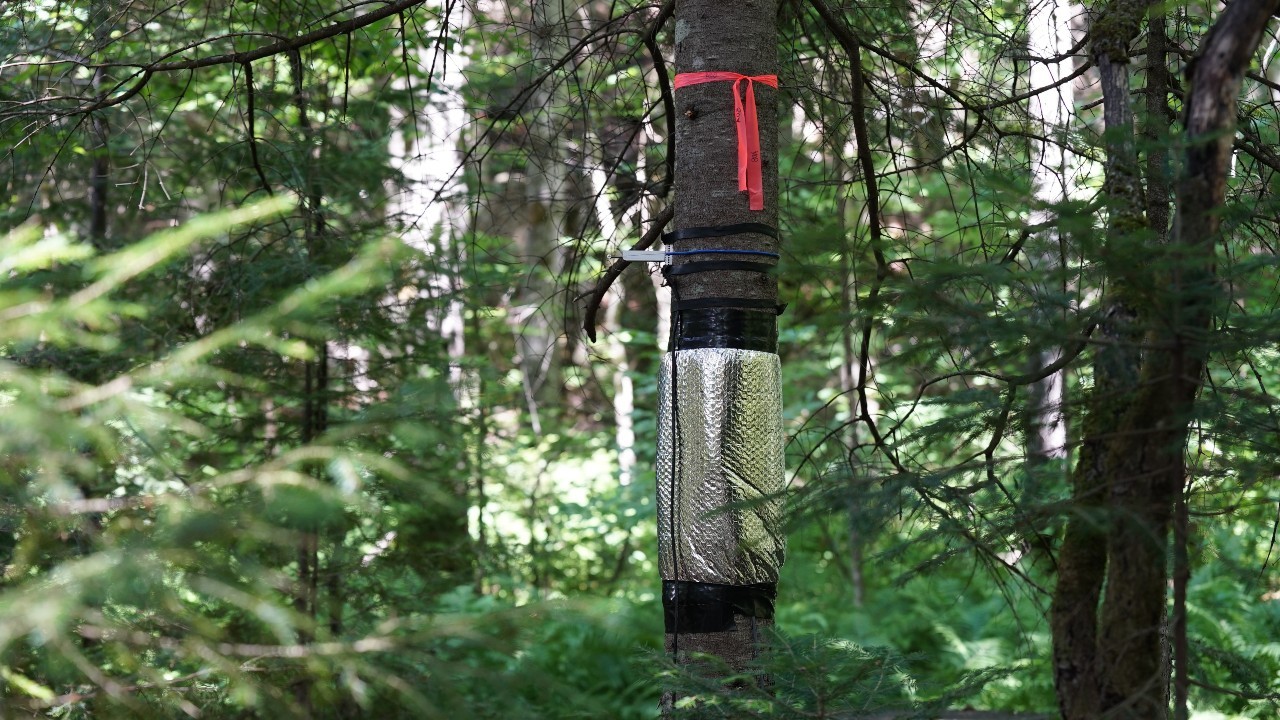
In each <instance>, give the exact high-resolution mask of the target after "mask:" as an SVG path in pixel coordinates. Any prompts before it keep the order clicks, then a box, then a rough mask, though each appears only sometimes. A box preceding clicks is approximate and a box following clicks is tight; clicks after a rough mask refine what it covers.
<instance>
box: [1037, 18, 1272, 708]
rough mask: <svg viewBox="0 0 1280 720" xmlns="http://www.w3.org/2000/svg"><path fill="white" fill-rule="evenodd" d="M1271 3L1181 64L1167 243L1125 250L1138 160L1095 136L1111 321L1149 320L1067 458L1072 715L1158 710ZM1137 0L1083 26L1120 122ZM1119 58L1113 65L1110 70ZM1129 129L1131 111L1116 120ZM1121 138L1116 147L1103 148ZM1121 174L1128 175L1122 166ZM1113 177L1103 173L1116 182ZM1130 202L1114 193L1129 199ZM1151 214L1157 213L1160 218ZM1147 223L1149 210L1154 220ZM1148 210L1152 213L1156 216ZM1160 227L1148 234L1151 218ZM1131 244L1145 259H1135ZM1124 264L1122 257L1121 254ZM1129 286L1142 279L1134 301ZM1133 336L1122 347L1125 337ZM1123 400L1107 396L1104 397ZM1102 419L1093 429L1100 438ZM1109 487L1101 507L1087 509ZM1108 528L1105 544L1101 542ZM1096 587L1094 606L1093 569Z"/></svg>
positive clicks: (1059, 651)
mask: <svg viewBox="0 0 1280 720" xmlns="http://www.w3.org/2000/svg"><path fill="white" fill-rule="evenodd" d="M1278 8H1280V0H1237V2H1233V3H1231V4H1230V5H1229V6H1228V7H1227V8H1226V9H1225V10H1224V11H1223V13H1222V16H1221V17H1220V18H1219V19H1218V21H1217V22H1216V23H1215V25H1214V27H1213V29H1212V30H1211V31H1210V32H1209V34H1208V35H1206V36H1205V39H1204V41H1203V43H1202V46H1201V49H1200V52H1199V53H1198V55H1197V59H1196V61H1195V62H1194V63H1193V64H1192V65H1191V69H1190V72H1189V75H1190V76H1191V84H1190V88H1189V90H1188V92H1187V101H1186V106H1185V107H1186V110H1185V116H1184V122H1183V125H1184V127H1185V128H1186V129H1185V132H1186V142H1185V143H1184V145H1185V146H1186V148H1187V150H1186V158H1185V160H1184V162H1183V168H1184V169H1183V176H1182V179H1181V181H1180V182H1179V184H1178V191H1177V204H1176V208H1175V216H1174V223H1173V229H1172V233H1171V236H1170V237H1171V241H1170V243H1169V244H1168V245H1166V246H1160V245H1155V246H1154V247H1153V246H1152V245H1150V244H1147V245H1143V246H1137V245H1135V244H1134V243H1135V240H1134V238H1135V234H1134V232H1133V231H1134V230H1136V229H1141V228H1140V224H1139V223H1137V222H1135V220H1136V217H1137V216H1138V215H1139V214H1140V210H1139V208H1141V207H1142V205H1141V204H1139V203H1140V202H1141V197H1140V196H1137V197H1135V193H1136V192H1140V185H1139V184H1138V181H1137V173H1136V158H1134V156H1133V155H1132V153H1130V152H1129V151H1128V149H1127V148H1126V147H1125V145H1124V143H1125V142H1126V141H1127V140H1128V139H1130V138H1131V137H1132V135H1131V130H1129V131H1127V134H1122V135H1119V136H1117V135H1114V134H1113V135H1112V136H1111V137H1110V138H1108V148H1107V149H1108V168H1107V172H1108V175H1107V194H1108V200H1109V201H1110V203H1111V208H1110V209H1111V217H1112V226H1111V231H1110V233H1109V237H1108V253H1109V254H1110V255H1111V257H1109V258H1108V270H1109V277H1110V280H1111V282H1112V285H1113V287H1116V288H1118V290H1117V291H1116V292H1115V294H1114V295H1113V298H1115V299H1113V301H1112V302H1111V310H1112V311H1113V312H1112V313H1111V315H1113V316H1123V317H1129V318H1133V313H1134V308H1137V309H1138V310H1140V315H1138V317H1137V318H1133V319H1131V320H1129V325H1130V326H1131V327H1133V328H1136V327H1138V325H1137V322H1136V321H1141V322H1142V326H1143V327H1145V328H1146V335H1145V337H1144V338H1142V341H1143V344H1144V346H1145V347H1146V348H1149V349H1148V350H1147V351H1146V354H1145V357H1143V358H1142V362H1141V371H1140V375H1139V376H1138V377H1136V378H1133V379H1132V382H1131V381H1130V379H1129V378H1128V377H1127V376H1128V373H1129V369H1130V368H1133V367H1134V365H1133V362H1132V360H1133V358H1132V357H1129V358H1126V359H1125V361H1124V362H1123V363H1120V364H1119V366H1117V365H1115V364H1107V363H1105V362H1104V356H1105V354H1104V353H1100V354H1099V358H1098V365H1099V368H1098V369H1097V370H1095V383H1096V385H1097V387H1095V400H1094V402H1093V403H1092V407H1091V408H1090V410H1091V417H1090V419H1089V422H1090V423H1091V428H1090V429H1087V430H1086V433H1087V434H1086V438H1085V444H1084V446H1083V447H1082V449H1081V455H1080V462H1079V465H1078V466H1077V468H1076V476H1075V480H1076V486H1075V488H1074V492H1075V495H1074V500H1073V502H1074V504H1075V510H1076V514H1075V515H1074V516H1073V517H1072V518H1071V521H1070V523H1069V525H1068V534H1067V537H1066V539H1065V541H1064V544H1063V548H1062V551H1061V553H1060V555H1059V570H1060V575H1059V579H1058V587H1057V589H1056V591H1055V595H1054V600H1053V635H1054V661H1055V679H1056V682H1057V687H1058V695H1059V699H1060V702H1061V704H1062V709H1063V715H1064V717H1065V718H1067V720H1074V719H1075V718H1082V719H1083V718H1094V717H1099V716H1104V715H1105V716H1106V717H1110V718H1133V719H1134V720H1137V719H1138V718H1143V719H1148V720H1149V719H1152V718H1155V719H1159V718H1164V717H1167V716H1168V694H1167V690H1166V688H1167V686H1168V667H1167V664H1166V663H1165V662H1164V661H1163V659H1164V658H1165V657H1166V656H1167V653H1166V649H1165V635H1164V633H1163V632H1162V625H1163V621H1164V615H1165V606H1166V592H1167V587H1168V583H1169V575H1168V566H1167V563H1168V551H1167V545H1168V541H1169V530H1170V524H1171V520H1172V514H1173V508H1174V504H1175V501H1176V499H1177V497H1178V495H1179V493H1180V492H1181V491H1182V488H1183V480H1184V476H1185V460H1184V454H1185V449H1186V441H1187V428H1188V424H1189V422H1190V420H1191V417H1192V409H1193V405H1194V400H1195V396H1196V393H1197V391H1198V390H1199V387H1200V382H1201V379H1202V377H1203V374H1204V370H1205V360H1206V356H1207V342H1206V340H1207V337H1208V331H1209V329H1210V321H1211V318H1212V307H1213V305H1214V302H1215V300H1216V298H1217V295H1218V292H1217V290H1218V288H1217V285H1216V283H1215V280H1214V269H1213V268H1214V248H1215V245H1216V242H1217V235H1218V230H1219V221H1220V213H1219V212H1218V211H1219V209H1220V208H1221V207H1222V205H1223V201H1224V198H1225V194H1226V180H1227V171H1228V168H1229V163H1230V158H1231V146H1232V138H1233V135H1234V132H1233V131H1234V128H1235V124H1236V104H1237V95H1238V94H1239V92H1240V84H1241V80H1242V78H1243V75H1244V72H1245V70H1246V69H1247V68H1248V65H1249V60H1250V58H1251V56H1252V55H1253V52H1254V50H1255V49H1256V48H1257V45H1258V41H1259V39H1260V38H1261V34H1262V30H1263V29H1264V27H1265V25H1266V23H1267V21H1268V19H1269V18H1270V16H1271V15H1273V14H1274V13H1275V12H1276V10H1277V9H1278ZM1144 13H1145V5H1139V4H1138V3H1123V2H1121V3H1114V4H1113V5H1112V6H1109V7H1108V9H1107V11H1106V13H1104V15H1103V16H1100V18H1099V22H1095V25H1094V48H1095V56H1096V61H1097V62H1098V66H1099V74H1100V77H1101V79H1102V81H1103V87H1104V93H1105V94H1106V96H1110V97H1114V98H1117V101H1116V103H1115V107H1112V106H1111V105H1110V104H1109V103H1108V105H1107V106H1106V107H1105V110H1104V113H1105V115H1106V118H1107V127H1108V131H1109V132H1110V131H1111V129H1112V127H1113V119H1118V120H1119V121H1120V122H1125V116H1124V115H1123V113H1125V112H1127V108H1128V105H1127V104H1128V82H1127V72H1126V71H1125V70H1124V68H1123V61H1124V60H1125V59H1126V58H1125V55H1126V53H1127V44H1128V41H1129V40H1131V39H1132V38H1133V36H1134V35H1135V34H1136V32H1137V28H1138V24H1139V23H1140V21H1141V18H1142V17H1143V14H1144ZM1117 64H1119V65H1120V66H1121V67H1119V68H1117V67H1116V65H1117ZM1128 122H1129V123H1131V122H1132V121H1131V116H1130V118H1129V119H1128ZM1116 143H1118V144H1116ZM1126 167H1127V168H1132V169H1131V170H1126ZM1113 173H1114V178H1113ZM1126 196H1127V199H1126ZM1157 215H1158V213H1157ZM1151 220H1152V218H1148V221H1151ZM1157 220H1158V218H1157ZM1155 230H1156V234H1157V236H1158V235H1159V233H1160V230H1161V228H1160V227H1159V226H1157V227H1156V228H1155ZM1138 253H1141V254H1142V256H1144V257H1145V260H1146V261H1145V262H1143V263H1140V264H1135V263H1134V262H1133V259H1134V258H1136V257H1137V256H1138ZM1126 257H1127V258H1129V260H1128V261H1126V260H1125V258H1126ZM1132 287H1144V288H1150V289H1153V290H1151V291H1150V294H1149V295H1147V296H1145V297H1143V298H1141V300H1142V303H1141V305H1139V304H1138V303H1137V301H1136V296H1132V295H1129V294H1128V292H1129V289H1130V288H1132ZM1133 334H1134V332H1133V331H1132V330H1131V331H1130V332H1129V333H1126V335H1129V336H1130V338H1131V339H1127V340H1126V339H1124V338H1121V341H1122V344H1121V345H1111V347H1122V346H1124V345H1127V346H1129V347H1132V346H1133V345H1134V344H1135V340H1136V339H1135V338H1132V336H1133ZM1117 367H1119V369H1121V370H1122V372H1123V373H1124V380H1123V382H1124V383H1125V385H1114V387H1116V388H1117V392H1120V391H1119V388H1121V387H1125V386H1127V387H1130V388H1132V389H1131V390H1128V391H1126V392H1123V394H1121V395H1117V396H1115V397H1114V398H1113V399H1112V400H1110V401H1108V400H1106V397H1107V393H1106V392H1103V388H1102V386H1101V384H1102V383H1103V382H1104V381H1105V382H1113V383H1114V381H1115V376H1114V375H1112V376H1109V377H1108V376H1106V375H1103V374H1101V371H1102V370H1106V371H1108V372H1111V371H1114V370H1116V369H1117ZM1117 398H1118V399H1120V400H1121V402H1120V403H1116V399H1117ZM1103 426H1105V429H1106V432H1099V428H1101V427H1103ZM1103 491H1106V498H1107V507H1106V510H1107V512H1108V516H1107V518H1106V521H1105V523H1104V522H1103V521H1102V519H1101V517H1100V516H1099V513H1098V512H1097V510H1098V509H1100V508H1101V505H1102V502H1101V499H1100V498H1101V497H1102V493H1103ZM1104 535H1105V539H1106V543H1105V553H1103V552H1102V551H1101V550H1100V549H1099V548H1100V547H1101V545H1100V542H1099V541H1100V540H1101V539H1102V537H1103V536H1104ZM1104 569H1105V580H1106V583H1105V587H1106V591H1105V596H1104V597H1103V598H1102V602H1101V605H1100V606H1099V604H1098V589H1100V588H1101V587H1102V586H1103V583H1102V579H1103V578H1102V577H1101V576H1100V573H1101V572H1103V571H1104Z"/></svg>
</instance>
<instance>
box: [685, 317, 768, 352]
mask: <svg viewBox="0 0 1280 720" xmlns="http://www.w3.org/2000/svg"><path fill="white" fill-rule="evenodd" d="M675 348H676V349H677V350H697V349H700V348H734V349H736V350H755V351H757V352H768V353H776V352H778V316H777V315H774V314H773V313H769V312H759V311H756V310H740V309H738V308H725V307H715V308H702V309H700V310H686V311H684V312H682V313H680V334H679V336H678V337H677V338H676V343H675Z"/></svg>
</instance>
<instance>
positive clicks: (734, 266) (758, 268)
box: [667, 260, 778, 276]
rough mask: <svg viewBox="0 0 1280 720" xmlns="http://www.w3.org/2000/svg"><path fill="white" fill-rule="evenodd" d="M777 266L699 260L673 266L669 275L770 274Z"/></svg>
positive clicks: (746, 261) (743, 261) (748, 261)
mask: <svg viewBox="0 0 1280 720" xmlns="http://www.w3.org/2000/svg"><path fill="white" fill-rule="evenodd" d="M777 267H778V266H777V265H770V264H769V263H758V262H751V261H750V260H699V261H697V262H687V263H681V264H679V265H672V266H671V269H670V270H668V271H667V275H668V276H671V275H692V274H694V273H704V272H714V271H716V270H742V271H744V272H756V273H761V274H768V273H771V272H773V271H774V270H776V269H777Z"/></svg>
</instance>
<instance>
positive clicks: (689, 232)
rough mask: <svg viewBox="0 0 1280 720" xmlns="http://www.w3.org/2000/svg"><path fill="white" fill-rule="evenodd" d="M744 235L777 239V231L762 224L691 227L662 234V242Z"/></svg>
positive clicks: (666, 243)
mask: <svg viewBox="0 0 1280 720" xmlns="http://www.w3.org/2000/svg"><path fill="white" fill-rule="evenodd" d="M746 233H755V234H757V235H768V236H769V237H771V238H773V239H774V240H777V239H778V230H777V228H775V227H773V226H772V225H765V224H764V223H756V222H749V223H737V224H736V225H708V226H706V227H691V228H684V229H683V230H673V231H671V232H669V233H663V234H662V242H663V244H665V245H671V244H673V243H677V242H680V241H681V240H697V239H699V238H713V237H725V236H726V235H743V234H746Z"/></svg>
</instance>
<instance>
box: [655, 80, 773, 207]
mask: <svg viewBox="0 0 1280 720" xmlns="http://www.w3.org/2000/svg"><path fill="white" fill-rule="evenodd" d="M744 80H745V81H746V84H747V89H746V92H745V93H744V92H742V91H741V89H740V88H741V85H742V83H743V81H744ZM709 82H732V83H733V122H734V125H736V126H737V129H738V189H739V190H745V191H746V193H747V199H748V201H749V203H750V208H751V209H752V210H763V209H764V180H763V179H762V176H761V172H760V124H759V121H758V119H757V118H756V93H755V83H757V82H761V83H764V84H765V85H768V86H769V87H771V88H776V87H778V76H777V75H742V74H739V73H735V72H718V71H717V72H695V73H680V74H679V75H676V82H675V85H676V89H677V90H679V89H680V88H683V87H689V86H690V85H701V84H702V83H709ZM744 95H745V107H744Z"/></svg>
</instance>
